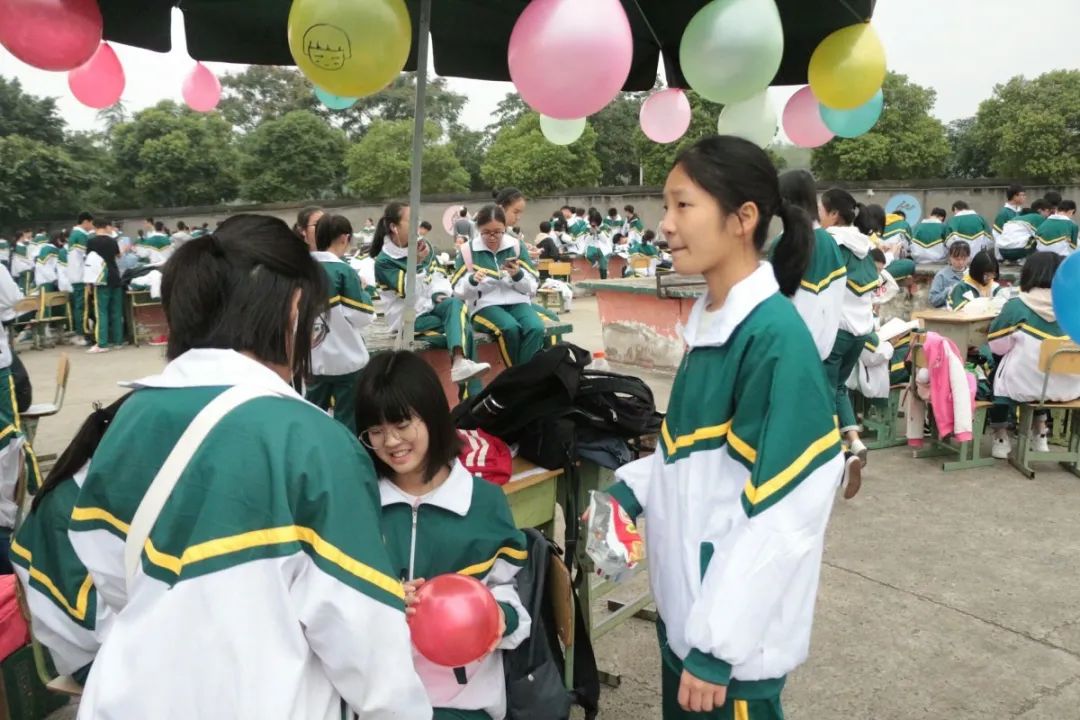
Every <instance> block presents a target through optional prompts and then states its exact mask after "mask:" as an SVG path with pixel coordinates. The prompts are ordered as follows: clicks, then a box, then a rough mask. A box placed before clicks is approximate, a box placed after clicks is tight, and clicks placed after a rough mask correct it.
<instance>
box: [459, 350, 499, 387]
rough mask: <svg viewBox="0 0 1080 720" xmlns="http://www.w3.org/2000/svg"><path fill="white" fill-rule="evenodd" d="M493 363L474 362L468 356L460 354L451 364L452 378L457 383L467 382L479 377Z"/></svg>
mask: <svg viewBox="0 0 1080 720" xmlns="http://www.w3.org/2000/svg"><path fill="white" fill-rule="evenodd" d="M490 369H491V365H489V364H487V363H482V362H473V361H472V360H470V359H469V358H467V357H462V356H459V357H458V358H457V359H455V360H454V364H453V365H451V366H450V380H451V381H452V382H454V383H455V384H457V385H461V384H462V383H467V382H469V381H470V380H472V379H473V378H478V377H480V376H481V375H483V374H484V373H486V372H487V371H488V370H490Z"/></svg>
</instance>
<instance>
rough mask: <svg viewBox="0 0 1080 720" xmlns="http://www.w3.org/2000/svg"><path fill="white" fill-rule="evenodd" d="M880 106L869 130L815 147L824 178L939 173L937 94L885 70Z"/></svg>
mask: <svg viewBox="0 0 1080 720" xmlns="http://www.w3.org/2000/svg"><path fill="white" fill-rule="evenodd" d="M882 90H883V92H884V95H885V109H884V111H883V112H882V114H881V119H880V120H878V124H877V126H875V127H874V129H873V130H871V131H870V132H868V133H866V134H865V135H862V136H860V137H857V138H853V139H849V140H845V139H842V138H836V139H835V140H832V141H831V142H829V143H828V144H826V145H824V146H822V147H820V148H817V149H815V150H814V156H813V169H814V173H815V174H816V175H817V176H818V177H819V178H821V179H823V180H849V181H850V180H911V179H915V178H932V177H941V175H942V174H943V173H944V172H945V169H946V166H947V165H948V163H949V141H948V138H947V137H946V134H945V126H944V125H943V124H942V122H941V121H940V120H938V119H937V118H935V117H933V116H932V115H931V114H930V111H931V110H932V109H933V107H934V102H935V100H936V99H937V93H936V92H935V91H934V90H932V89H930V88H925V87H922V86H921V85H916V84H915V83H913V82H910V81H909V80H908V79H907V76H906V75H899V74H897V73H892V72H890V73H889V74H888V75H887V76H886V77H885V84H884V85H883V87H882Z"/></svg>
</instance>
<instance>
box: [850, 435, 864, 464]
mask: <svg viewBox="0 0 1080 720" xmlns="http://www.w3.org/2000/svg"><path fill="white" fill-rule="evenodd" d="M848 449H849V450H851V454H852V455H855V456H857V457H858V458H859V460H861V461H862V464H863V467H865V466H866V455H867V450H866V445H865V444H863V441H862V440H856V441H855V442H853V443H851V447H850V448H848Z"/></svg>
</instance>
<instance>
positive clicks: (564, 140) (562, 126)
mask: <svg viewBox="0 0 1080 720" xmlns="http://www.w3.org/2000/svg"><path fill="white" fill-rule="evenodd" d="M540 132H542V133H544V137H546V138H547V139H548V142H550V143H552V144H554V145H569V144H570V143H572V142H574V141H575V140H577V139H578V138H579V137H581V133H583V132H585V118H578V119H577V120H556V119H555V118H552V117H548V116H547V115H541V116H540Z"/></svg>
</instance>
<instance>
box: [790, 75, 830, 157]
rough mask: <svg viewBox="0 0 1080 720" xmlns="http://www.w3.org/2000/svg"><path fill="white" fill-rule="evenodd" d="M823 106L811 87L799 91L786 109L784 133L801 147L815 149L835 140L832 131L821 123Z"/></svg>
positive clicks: (792, 97)
mask: <svg viewBox="0 0 1080 720" xmlns="http://www.w3.org/2000/svg"><path fill="white" fill-rule="evenodd" d="M820 108H821V105H820V104H818V101H817V98H816V97H814V92H813V91H812V90H811V89H810V86H809V85H807V86H806V87H804V88H802V89H801V90H799V91H798V92H797V93H795V94H794V95H792V96H791V99H790V100H788V104H787V107H785V108H784V132H785V133H787V136H788V138H790V139H791V142H793V143H795V144H796V145H798V146H799V147H805V148H815V147H818V146H819V145H824V144H825V143H827V142H829V141H830V140H832V139H833V137H834V135H833V133H832V130H830V129H829V128H827V127H825V123H823V122H822V121H821V110H820Z"/></svg>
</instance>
